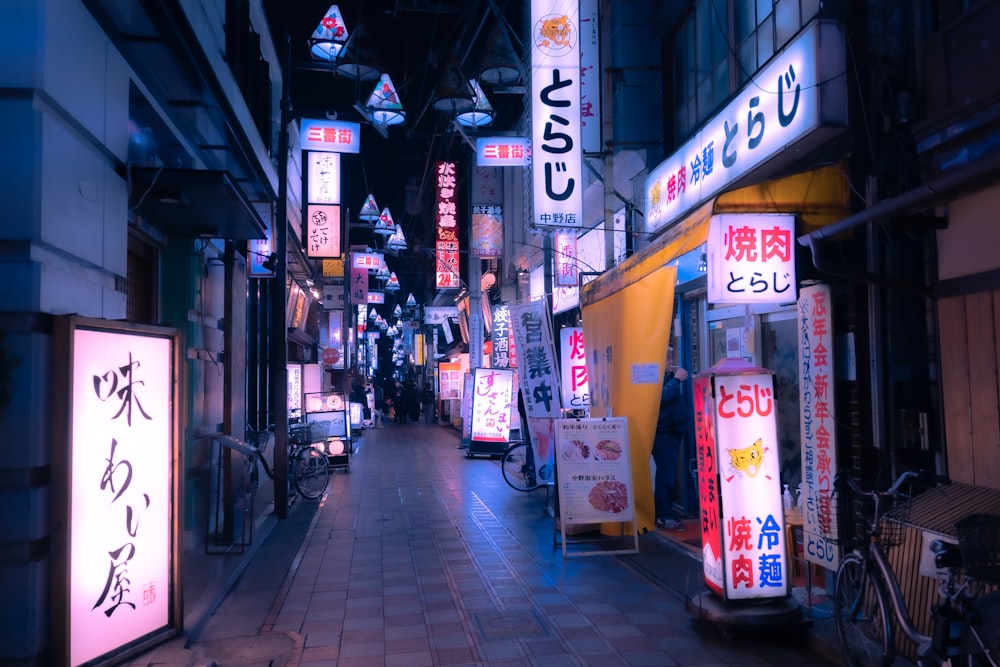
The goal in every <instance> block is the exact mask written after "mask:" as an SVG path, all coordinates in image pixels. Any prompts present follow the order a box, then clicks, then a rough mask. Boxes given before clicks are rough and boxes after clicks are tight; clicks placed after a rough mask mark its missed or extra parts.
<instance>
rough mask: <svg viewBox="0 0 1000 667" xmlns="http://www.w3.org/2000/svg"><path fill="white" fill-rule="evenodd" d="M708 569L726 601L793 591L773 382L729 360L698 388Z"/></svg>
mask: <svg viewBox="0 0 1000 667" xmlns="http://www.w3.org/2000/svg"><path fill="white" fill-rule="evenodd" d="M694 398H695V428H696V434H695V435H696V442H697V450H698V487H699V495H700V498H699V511H700V512H701V528H702V568H703V572H704V576H705V583H706V584H707V585H708V586H709V588H711V589H712V590H714V591H715V592H716V593H718V594H719V595H721V596H722V597H723V599H724V600H738V599H755V598H774V597H784V596H785V595H787V594H788V590H789V572H788V555H787V551H786V544H785V529H784V527H785V516H784V511H783V508H782V498H781V474H780V473H781V471H780V470H779V465H780V462H779V452H778V448H779V444H778V435H777V415H776V414H775V400H774V377H773V373H772V372H771V371H768V370H765V369H763V368H757V367H754V366H752V365H751V364H748V363H746V362H744V361H742V360H734V359H724V360H723V361H721V362H719V363H718V364H716V365H715V366H713V367H712V369H711V371H710V372H709V373H703V374H700V375H698V376H697V377H696V378H695V381H694Z"/></svg>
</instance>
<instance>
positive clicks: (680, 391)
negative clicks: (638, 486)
mask: <svg viewBox="0 0 1000 667" xmlns="http://www.w3.org/2000/svg"><path fill="white" fill-rule="evenodd" d="M673 363H674V348H673V346H671V347H669V348H668V349H667V358H666V362H665V364H664V372H663V385H662V389H661V390H660V411H659V415H658V417H657V420H656V434H655V435H654V436H653V462H654V463H655V464H656V475H655V477H654V480H653V504H654V505H655V508H656V527H657V528H664V529H666V530H674V531H681V530H684V524H683V523H681V522H680V521H678V520H677V517H676V516H674V512H673V503H674V488H675V487H676V483H677V464H678V461H679V459H680V453H681V445H682V444H683V441H684V434H685V433H686V432H687V430H688V417H689V415H688V409H687V401H686V400H685V398H684V387H683V382H684V381H685V380H687V378H688V372H687V371H686V370H684V369H683V368H679V367H675V366H674V365H673Z"/></svg>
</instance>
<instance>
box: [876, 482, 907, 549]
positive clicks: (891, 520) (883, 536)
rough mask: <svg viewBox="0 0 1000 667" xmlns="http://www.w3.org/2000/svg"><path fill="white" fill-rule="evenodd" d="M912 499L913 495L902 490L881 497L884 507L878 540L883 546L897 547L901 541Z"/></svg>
mask: <svg viewBox="0 0 1000 667" xmlns="http://www.w3.org/2000/svg"><path fill="white" fill-rule="evenodd" d="M912 499H913V496H911V495H910V494H909V493H904V492H903V491H900V492H899V493H897V494H896V495H894V496H889V497H887V498H883V499H882V503H883V504H884V507H883V508H882V525H881V531H880V540H879V541H880V542H881V544H882V547H883V548H886V549H888V548H890V547H897V546H899V544H900V543H901V542H902V541H903V534H904V532H905V530H906V524H907V522H908V521H909V520H910V501H911V500H912Z"/></svg>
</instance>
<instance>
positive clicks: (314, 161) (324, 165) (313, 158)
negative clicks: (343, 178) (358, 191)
mask: <svg viewBox="0 0 1000 667" xmlns="http://www.w3.org/2000/svg"><path fill="white" fill-rule="evenodd" d="M307 161H308V165H307V167H306V168H307V172H306V173H307V174H308V184H309V187H308V189H307V190H306V193H307V196H308V199H307V200H306V201H308V202H309V203H311V204H339V203H340V154H338V153H320V152H317V151H310V152H309V154H308V157H307Z"/></svg>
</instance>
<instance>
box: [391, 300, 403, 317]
mask: <svg viewBox="0 0 1000 667" xmlns="http://www.w3.org/2000/svg"><path fill="white" fill-rule="evenodd" d="M402 314H403V309H402V308H400V307H399V304H398V303H397V304H396V307H395V308H393V309H392V316H393V317H397V318H398V317H401V316H402Z"/></svg>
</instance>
